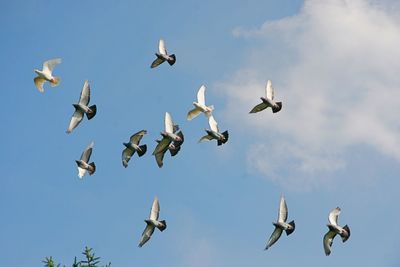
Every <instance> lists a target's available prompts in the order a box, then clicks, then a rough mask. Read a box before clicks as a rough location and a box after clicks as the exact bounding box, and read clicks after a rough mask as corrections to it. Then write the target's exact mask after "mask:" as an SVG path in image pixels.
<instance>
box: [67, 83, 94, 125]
mask: <svg viewBox="0 0 400 267" xmlns="http://www.w3.org/2000/svg"><path fill="white" fill-rule="evenodd" d="M89 102H90V85H89V82H88V81H87V80H86V81H85V83H84V84H83V88H82V92H81V96H80V98H79V102H78V104H72V105H73V106H74V108H75V111H74V113H73V114H72V118H71V121H70V123H69V126H68V129H67V133H71V132H72V130H73V129H75V128H76V127H77V126H78V125H79V123H80V122H81V121H82V119H83V114H86V117H87V118H88V120H90V119H92V118H93V117H94V116H95V115H96V113H97V107H96V105H92V106H90V107H89V106H88V104H89Z"/></svg>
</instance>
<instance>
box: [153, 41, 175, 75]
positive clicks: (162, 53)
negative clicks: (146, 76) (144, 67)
mask: <svg viewBox="0 0 400 267" xmlns="http://www.w3.org/2000/svg"><path fill="white" fill-rule="evenodd" d="M156 57H157V58H156V59H155V60H154V61H153V63H151V68H155V67H157V66H158V65H160V64H162V63H164V62H165V61H167V62H168V64H169V65H171V66H172V65H174V64H175V61H176V57H175V55H174V54H172V55H169V54H168V52H167V49H166V48H165V42H164V40H163V39H160V42H159V43H158V53H156Z"/></svg>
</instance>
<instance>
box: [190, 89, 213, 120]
mask: <svg viewBox="0 0 400 267" xmlns="http://www.w3.org/2000/svg"><path fill="white" fill-rule="evenodd" d="M205 90H206V87H205V86H204V85H202V86H201V87H200V88H199V91H198V92H197V102H193V106H194V109H192V110H191V111H189V112H188V114H187V119H188V120H189V121H190V120H192V119H194V118H196V117H197V116H199V114H200V113H202V112H203V113H204V114H205V115H206V116H207V117H210V116H211V114H212V111H213V110H214V106H213V105H211V106H206V103H205V96H204V92H205Z"/></svg>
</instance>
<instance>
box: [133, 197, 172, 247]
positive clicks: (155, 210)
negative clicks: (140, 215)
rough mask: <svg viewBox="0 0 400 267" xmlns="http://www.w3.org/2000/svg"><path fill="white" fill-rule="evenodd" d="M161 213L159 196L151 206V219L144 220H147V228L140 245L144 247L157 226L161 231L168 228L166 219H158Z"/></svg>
mask: <svg viewBox="0 0 400 267" xmlns="http://www.w3.org/2000/svg"><path fill="white" fill-rule="evenodd" d="M159 213H160V204H159V202H158V198H157V197H155V198H154V201H153V205H152V206H151V210H150V216H149V219H146V220H144V221H145V222H146V228H145V229H144V231H143V233H142V237H141V238H140V242H139V247H142V246H143V245H144V244H145V243H146V242H147V241H149V239H150V237H151V236H152V235H153V233H154V230H155V228H157V229H158V230H160V231H161V232H162V231H164V230H165V229H166V228H167V223H166V221H165V220H162V221H160V220H158V217H159Z"/></svg>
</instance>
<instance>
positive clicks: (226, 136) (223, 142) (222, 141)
mask: <svg viewBox="0 0 400 267" xmlns="http://www.w3.org/2000/svg"><path fill="white" fill-rule="evenodd" d="M222 135H223V136H224V137H225V139H224V140H218V142H217V144H218V145H219V146H220V145H222V144H225V143H226V142H228V138H229V133H228V131H225V132H223V133H222Z"/></svg>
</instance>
